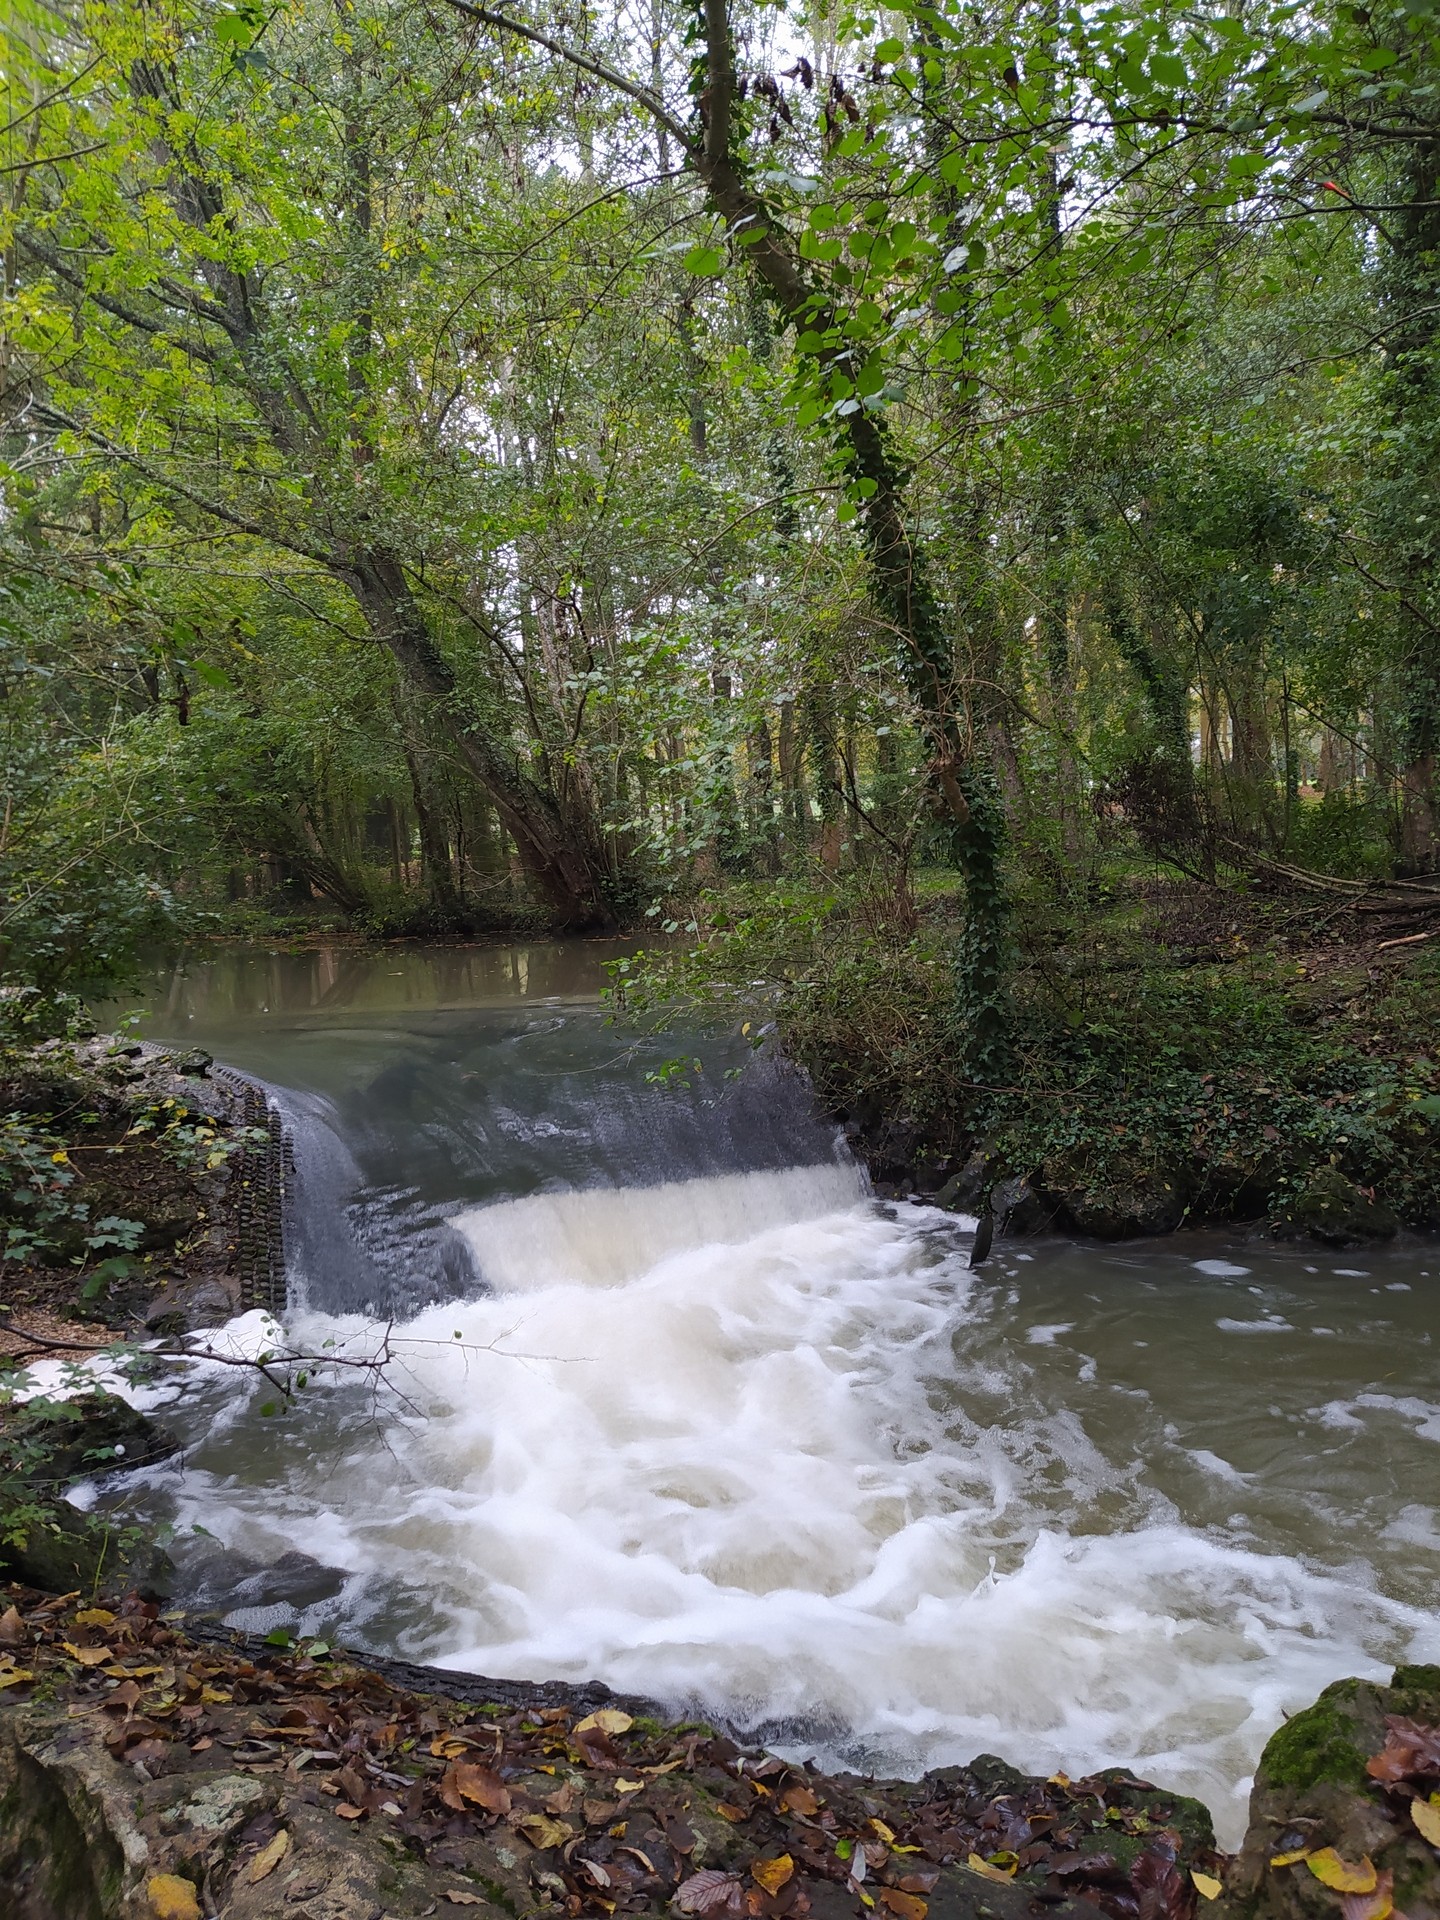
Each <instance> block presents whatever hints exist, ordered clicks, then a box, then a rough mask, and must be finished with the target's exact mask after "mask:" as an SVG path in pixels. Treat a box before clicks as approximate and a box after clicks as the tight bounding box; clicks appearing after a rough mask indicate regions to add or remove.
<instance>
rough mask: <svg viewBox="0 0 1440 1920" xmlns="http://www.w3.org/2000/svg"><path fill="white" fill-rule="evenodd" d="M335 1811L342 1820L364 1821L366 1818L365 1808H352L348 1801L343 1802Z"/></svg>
mask: <svg viewBox="0 0 1440 1920" xmlns="http://www.w3.org/2000/svg"><path fill="white" fill-rule="evenodd" d="M335 1811H336V1813H338V1814H339V1816H340V1818H341V1819H342V1820H363V1819H364V1818H365V1809H364V1808H363V1807H352V1806H351V1804H350V1802H349V1801H348V1800H342V1801H341V1802H340V1805H339V1806H338V1807H336V1809H335Z"/></svg>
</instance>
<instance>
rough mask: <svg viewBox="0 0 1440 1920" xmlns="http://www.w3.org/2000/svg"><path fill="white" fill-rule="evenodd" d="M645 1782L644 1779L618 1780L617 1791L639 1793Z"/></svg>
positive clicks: (616, 1783)
mask: <svg viewBox="0 0 1440 1920" xmlns="http://www.w3.org/2000/svg"><path fill="white" fill-rule="evenodd" d="M644 1784H645V1782H644V1781H643V1780H617V1781H616V1782H615V1791H616V1793H639V1791H640V1789H641V1788H642V1787H643V1786H644Z"/></svg>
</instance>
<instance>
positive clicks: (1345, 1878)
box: [1305, 1847, 1378, 1893]
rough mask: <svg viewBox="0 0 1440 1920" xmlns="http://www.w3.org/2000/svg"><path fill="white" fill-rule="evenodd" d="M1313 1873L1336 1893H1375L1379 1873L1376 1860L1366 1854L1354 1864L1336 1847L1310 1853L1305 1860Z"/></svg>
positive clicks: (1322, 1848) (1323, 1884)
mask: <svg viewBox="0 0 1440 1920" xmlns="http://www.w3.org/2000/svg"><path fill="white" fill-rule="evenodd" d="M1305 1864H1306V1866H1308V1867H1309V1869H1310V1871H1311V1873H1313V1874H1314V1876H1315V1878H1316V1879H1317V1880H1318V1881H1319V1882H1320V1884H1321V1885H1322V1886H1326V1887H1330V1888H1331V1889H1332V1890H1333V1891H1334V1892H1336V1893H1373V1892H1374V1891H1375V1882H1376V1879H1377V1877H1378V1876H1377V1875H1376V1872H1375V1862H1374V1861H1373V1860H1372V1859H1371V1858H1370V1856H1369V1854H1368V1853H1367V1854H1365V1855H1364V1856H1363V1857H1362V1858H1361V1859H1360V1860H1358V1861H1357V1862H1355V1863H1354V1864H1353V1865H1352V1864H1351V1862H1350V1861H1348V1860H1342V1859H1341V1858H1340V1855H1339V1854H1338V1853H1337V1852H1336V1851H1335V1849H1334V1847H1321V1849H1320V1851H1319V1852H1318V1853H1312V1854H1309V1855H1308V1856H1307V1857H1306V1861H1305Z"/></svg>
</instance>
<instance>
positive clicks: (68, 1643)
mask: <svg viewBox="0 0 1440 1920" xmlns="http://www.w3.org/2000/svg"><path fill="white" fill-rule="evenodd" d="M60 1650H61V1652H62V1653H68V1654H69V1656H70V1658H71V1659H72V1660H78V1661H79V1662H80V1664H81V1666H82V1667H103V1666H104V1664H105V1662H106V1661H107V1660H113V1659H114V1658H115V1649H114V1648H113V1647H77V1646H76V1645H75V1643H74V1641H73V1640H62V1641H61V1642H60Z"/></svg>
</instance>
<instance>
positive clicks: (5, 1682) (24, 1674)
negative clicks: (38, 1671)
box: [0, 1667, 35, 1687]
mask: <svg viewBox="0 0 1440 1920" xmlns="http://www.w3.org/2000/svg"><path fill="white" fill-rule="evenodd" d="M34 1678H35V1676H34V1674H33V1673H32V1672H31V1671H30V1669H29V1667H5V1668H0V1687H19V1686H23V1685H24V1683H25V1682H26V1681H27V1680H33V1679H34Z"/></svg>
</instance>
